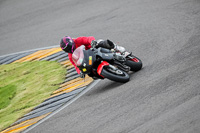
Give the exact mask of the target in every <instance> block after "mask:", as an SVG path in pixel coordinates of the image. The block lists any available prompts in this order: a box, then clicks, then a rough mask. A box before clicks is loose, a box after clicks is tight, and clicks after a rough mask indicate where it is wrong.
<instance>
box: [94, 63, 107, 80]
mask: <svg viewBox="0 0 200 133" xmlns="http://www.w3.org/2000/svg"><path fill="white" fill-rule="evenodd" d="M108 65H109V63H108V62H106V61H103V62H101V64H100V65H99V66H98V68H97V73H98V74H99V75H100V76H101V77H103V76H102V75H101V72H102V69H103V67H104V66H108ZM103 78H104V77H103Z"/></svg>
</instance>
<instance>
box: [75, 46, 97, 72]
mask: <svg viewBox="0 0 200 133" xmlns="http://www.w3.org/2000/svg"><path fill="white" fill-rule="evenodd" d="M83 55H84V58H83V61H82V63H81V65H79V66H77V67H78V68H79V69H80V70H81V71H82V72H83V73H88V72H90V71H91V69H92V65H93V63H94V61H95V60H96V57H95V55H94V53H93V51H92V50H90V49H89V50H87V51H85V50H84V51H83Z"/></svg>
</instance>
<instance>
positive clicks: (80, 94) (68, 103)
mask: <svg viewBox="0 0 200 133" xmlns="http://www.w3.org/2000/svg"><path fill="white" fill-rule="evenodd" d="M99 81H101V79H97V80H94V81H93V83H91V84H90V85H89V86H88V87H87V88H86V89H84V90H83V91H82V92H81V93H79V94H78V95H77V96H75V97H74V98H73V99H72V100H70V101H69V102H67V103H65V104H64V105H63V106H61V107H60V108H59V109H57V110H56V111H54V112H52V113H51V114H50V115H48V116H47V117H45V118H43V119H41V120H40V121H39V122H37V123H36V124H34V125H32V126H30V127H28V128H27V129H26V130H25V131H23V132H22V133H27V132H28V131H30V130H31V129H33V128H35V127H36V126H38V125H39V124H41V123H42V122H44V121H46V120H47V119H49V118H51V117H52V116H53V115H55V114H57V113H58V112H60V111H61V110H63V109H64V108H66V107H67V106H69V105H70V104H72V103H73V102H75V101H76V100H77V99H78V98H80V97H81V96H82V95H84V94H85V93H86V92H87V91H89V90H90V89H92V87H94V86H95V85H96V84H97V83H98V82H99Z"/></svg>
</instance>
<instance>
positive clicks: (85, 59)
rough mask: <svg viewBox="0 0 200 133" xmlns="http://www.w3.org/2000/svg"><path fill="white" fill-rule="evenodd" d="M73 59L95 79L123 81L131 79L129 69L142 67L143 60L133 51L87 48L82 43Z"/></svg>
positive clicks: (137, 69)
mask: <svg viewBox="0 0 200 133" xmlns="http://www.w3.org/2000/svg"><path fill="white" fill-rule="evenodd" d="M72 60H73V61H74V62H75V64H76V65H77V67H78V68H79V69H80V70H81V72H82V73H83V74H88V75H89V76H90V77H93V78H94V79H104V78H108V79H110V80H113V81H116V82H121V83H125V82H128V81H129V78H130V77H129V75H128V72H129V71H139V70H140V69H141V68H142V61H141V60H140V59H139V58H137V57H136V56H134V55H132V53H129V52H124V53H123V54H121V53H119V52H116V51H113V50H109V49H106V48H102V47H99V48H91V49H88V50H85V46H84V45H82V46H80V47H78V48H77V49H76V50H75V51H74V53H73V55H72Z"/></svg>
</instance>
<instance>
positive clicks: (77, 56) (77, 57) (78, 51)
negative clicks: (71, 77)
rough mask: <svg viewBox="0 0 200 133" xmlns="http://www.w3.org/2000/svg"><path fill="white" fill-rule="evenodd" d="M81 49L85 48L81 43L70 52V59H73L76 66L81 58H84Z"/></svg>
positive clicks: (79, 63) (80, 61) (80, 62)
mask: <svg viewBox="0 0 200 133" xmlns="http://www.w3.org/2000/svg"><path fill="white" fill-rule="evenodd" d="M83 50H85V46H84V45H81V46H80V47H78V48H77V49H76V50H75V51H74V53H73V54H72V60H73V61H74V63H75V64H76V65H77V66H80V65H81V64H82V63H83V59H84V53H83Z"/></svg>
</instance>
